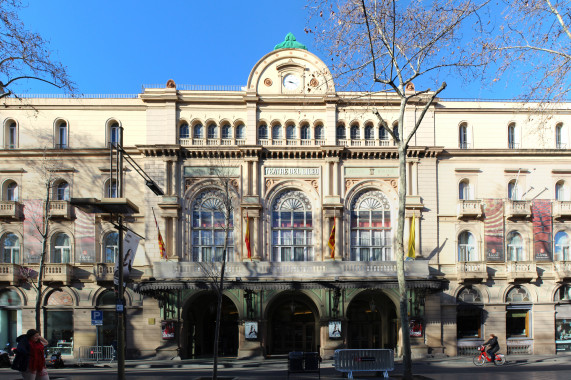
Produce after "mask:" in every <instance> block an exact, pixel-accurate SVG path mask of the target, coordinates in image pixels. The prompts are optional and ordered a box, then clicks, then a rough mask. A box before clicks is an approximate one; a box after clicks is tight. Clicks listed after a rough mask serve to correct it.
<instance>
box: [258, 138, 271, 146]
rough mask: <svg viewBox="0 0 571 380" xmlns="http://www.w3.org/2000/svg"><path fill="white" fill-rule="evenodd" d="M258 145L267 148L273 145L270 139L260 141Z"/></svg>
mask: <svg viewBox="0 0 571 380" xmlns="http://www.w3.org/2000/svg"><path fill="white" fill-rule="evenodd" d="M258 145H262V146H266V145H271V141H270V139H258Z"/></svg>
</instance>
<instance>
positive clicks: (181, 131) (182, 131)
mask: <svg viewBox="0 0 571 380" xmlns="http://www.w3.org/2000/svg"><path fill="white" fill-rule="evenodd" d="M178 137H179V138H181V139H188V138H189V137H190V128H189V127H188V123H187V122H183V123H181V124H180V127H178Z"/></svg>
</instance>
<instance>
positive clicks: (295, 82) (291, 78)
mask: <svg viewBox="0 0 571 380" xmlns="http://www.w3.org/2000/svg"><path fill="white" fill-rule="evenodd" d="M299 82H300V81H299V77H298V76H295V75H293V74H288V75H286V76H285V77H284V81H283V85H284V88H285V89H286V90H295V89H296V88H298V87H299Z"/></svg>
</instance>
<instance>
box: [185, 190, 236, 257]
mask: <svg viewBox="0 0 571 380" xmlns="http://www.w3.org/2000/svg"><path fill="white" fill-rule="evenodd" d="M223 199H224V194H223V193H222V192H221V191H220V190H217V189H209V190H205V191H203V192H202V193H200V195H199V196H198V197H197V198H196V199H195V200H194V202H193V205H192V231H191V234H192V259H193V261H195V262H216V261H222V254H223V249H224V240H225V236H226V227H225V217H224V212H225V207H224V204H223ZM233 217H234V216H233V213H230V226H228V228H229V231H228V247H227V250H226V260H227V261H231V259H232V257H233V251H234V241H233V236H234V233H233V232H234V226H233V224H232V222H233Z"/></svg>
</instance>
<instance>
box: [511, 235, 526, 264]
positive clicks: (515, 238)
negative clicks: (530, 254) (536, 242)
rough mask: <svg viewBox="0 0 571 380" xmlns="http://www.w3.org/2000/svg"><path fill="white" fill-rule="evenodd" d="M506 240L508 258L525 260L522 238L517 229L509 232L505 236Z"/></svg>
mask: <svg viewBox="0 0 571 380" xmlns="http://www.w3.org/2000/svg"><path fill="white" fill-rule="evenodd" d="M507 242H508V244H507V245H508V247H507V248H508V260H511V261H525V260H526V256H525V250H524V246H523V238H522V237H521V234H520V233H519V232H517V231H513V232H510V233H509V235H508V238H507Z"/></svg>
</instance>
